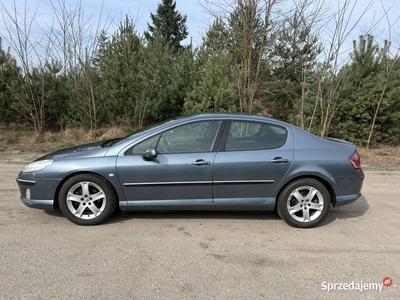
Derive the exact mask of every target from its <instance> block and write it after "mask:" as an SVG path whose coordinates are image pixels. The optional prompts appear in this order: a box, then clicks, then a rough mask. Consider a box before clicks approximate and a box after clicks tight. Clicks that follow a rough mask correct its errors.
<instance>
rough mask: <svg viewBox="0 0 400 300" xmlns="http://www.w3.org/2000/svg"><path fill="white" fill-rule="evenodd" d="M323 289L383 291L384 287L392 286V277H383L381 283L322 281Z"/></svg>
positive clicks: (329, 290)
mask: <svg viewBox="0 0 400 300" xmlns="http://www.w3.org/2000/svg"><path fill="white" fill-rule="evenodd" d="M321 285H322V287H321V289H322V290H323V291H327V292H331V291H358V292H363V291H378V292H382V290H383V287H384V286H386V287H388V286H391V285H392V279H391V278H390V277H385V278H383V280H382V282H381V283H378V282H363V281H359V282H356V281H351V282H326V281H324V282H322V284H321Z"/></svg>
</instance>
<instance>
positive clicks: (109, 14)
mask: <svg viewBox="0 0 400 300" xmlns="http://www.w3.org/2000/svg"><path fill="white" fill-rule="evenodd" d="M59 1H65V3H66V4H67V6H70V7H74V6H75V5H76V3H77V2H78V1H81V5H82V7H83V9H84V16H85V18H90V20H91V22H93V23H95V20H98V17H99V13H100V12H102V19H103V20H106V21H105V22H106V23H108V24H110V23H112V24H110V27H109V28H110V29H109V32H110V33H112V32H114V30H113V29H115V28H116V25H117V24H118V23H119V22H120V21H121V20H123V19H125V15H126V14H128V15H129V17H130V19H132V20H133V21H134V22H135V24H136V28H137V30H138V32H140V33H141V32H143V31H144V30H146V29H147V23H148V22H150V13H155V11H156V9H157V5H158V3H159V2H161V0H103V1H102V0H0V3H1V5H0V8H1V14H0V36H2V37H3V40H4V38H5V39H6V40H7V39H8V38H9V37H8V33H7V29H6V26H5V21H6V19H7V18H6V17H5V14H6V11H9V12H13V7H16V8H17V11H18V13H20V14H22V13H23V12H26V13H27V16H28V17H32V16H33V15H35V22H34V23H33V24H32V31H31V34H32V35H40V32H41V28H48V27H49V26H51V24H52V22H54V9H53V7H52V5H53V4H55V5H57V3H59ZM199 1H203V0H176V3H177V9H178V11H179V12H180V13H181V14H183V15H186V16H187V26H188V29H189V37H188V39H187V40H186V41H185V43H186V44H188V43H189V42H190V41H191V40H192V41H193V44H194V45H199V44H200V43H201V37H202V35H203V34H204V33H205V32H206V29H207V27H208V24H210V23H211V22H212V17H211V16H210V15H209V14H208V13H207V12H206V11H205V9H204V8H203V7H202V6H201V5H200V4H199ZM216 1H221V0H216ZM343 1H344V0H333V1H330V0H326V1H325V2H326V4H327V5H328V6H329V7H331V8H332V9H335V8H336V7H337V3H338V2H339V3H342V2H343ZM354 1H355V0H353V2H354ZM396 3H397V4H398V3H399V0H375V1H374V3H373V5H372V7H371V9H370V10H369V11H368V12H367V14H366V15H365V16H364V17H363V20H362V21H361V22H360V24H359V29H358V30H356V31H354V32H353V33H352V35H351V36H350V39H351V40H352V39H357V38H358V35H359V34H360V33H361V30H362V29H363V28H365V27H368V26H369V25H370V24H372V23H373V22H374V21H373V20H377V19H378V17H379V16H382V15H383V9H382V4H383V5H384V7H385V8H386V9H387V10H389V16H390V19H391V21H392V22H395V21H396V19H397V18H398V17H399V15H400V14H398V10H399V8H398V7H396V6H395V4H396ZM367 4H368V0H358V1H357V6H356V8H355V11H354V14H353V16H352V19H351V22H355V20H356V19H357V17H358V16H359V15H360V14H361V12H362V11H363V10H364V9H365V7H366V6H367ZM35 13H36V14H35ZM110 20H112V22H111V21H110ZM399 23H400V22H397V24H396V25H395V27H394V29H395V30H397V31H398V32H400V27H399V25H398V24H399ZM387 29H388V26H387V24H386V21H382V22H381V24H380V25H379V26H378V27H377V28H376V29H375V31H374V35H377V36H378V37H379V38H380V39H382V40H383V39H385V38H387V32H388V30H387ZM3 48H4V45H3Z"/></svg>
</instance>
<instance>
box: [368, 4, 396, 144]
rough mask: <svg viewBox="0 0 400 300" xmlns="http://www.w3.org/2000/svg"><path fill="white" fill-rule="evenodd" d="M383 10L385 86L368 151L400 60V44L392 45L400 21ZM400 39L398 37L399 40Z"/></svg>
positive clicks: (373, 119)
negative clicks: (384, 25)
mask: <svg viewBox="0 0 400 300" xmlns="http://www.w3.org/2000/svg"><path fill="white" fill-rule="evenodd" d="M381 5H382V9H383V10H384V13H385V20H386V24H387V30H388V39H387V40H386V41H385V46H384V48H383V57H384V59H383V64H384V66H383V67H384V68H383V74H384V81H383V86H382V91H381V93H380V96H379V99H378V101H377V103H376V107H375V111H374V115H373V117H372V120H371V125H370V127H369V133H368V138H367V144H366V150H367V151H369V149H370V145H371V140H372V136H373V134H374V129H375V124H376V120H377V118H378V114H379V111H380V108H381V106H382V104H383V102H384V101H385V94H386V91H387V88H388V84H389V82H390V80H391V79H392V76H393V74H394V72H395V70H396V69H397V68H398V64H399V62H398V59H399V54H400V44H399V43H397V44H396V45H392V40H393V38H392V28H393V26H394V25H395V24H396V23H397V21H398V20H399V18H398V19H396V20H394V22H392V21H391V20H390V18H389V15H388V10H387V9H386V8H385V7H384V5H383V4H382V2H381ZM398 38H399V37H397V39H398Z"/></svg>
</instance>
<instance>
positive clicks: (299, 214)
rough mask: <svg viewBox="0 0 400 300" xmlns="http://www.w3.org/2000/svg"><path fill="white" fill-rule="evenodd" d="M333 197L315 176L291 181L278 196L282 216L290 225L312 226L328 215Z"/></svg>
mask: <svg viewBox="0 0 400 300" xmlns="http://www.w3.org/2000/svg"><path fill="white" fill-rule="evenodd" d="M330 204H331V197H330V195H329V192H328V190H327V189H326V187H325V186H324V185H323V184H322V183H321V182H319V181H318V180H315V179H313V178H302V179H298V180H296V181H294V182H292V183H290V184H289V185H288V186H287V187H285V188H284V190H283V191H282V192H281V194H280V195H279V198H278V203H277V209H278V214H279V215H280V217H281V218H282V219H283V220H284V221H285V222H286V223H287V224H289V225H290V226H293V227H301V228H311V227H314V226H317V225H318V224H320V223H321V222H322V221H323V220H324V219H325V218H326V216H327V214H328V211H329V208H330Z"/></svg>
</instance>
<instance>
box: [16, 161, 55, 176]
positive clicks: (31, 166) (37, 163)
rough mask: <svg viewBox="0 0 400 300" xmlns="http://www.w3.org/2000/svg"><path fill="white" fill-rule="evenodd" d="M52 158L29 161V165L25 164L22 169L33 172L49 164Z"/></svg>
mask: <svg viewBox="0 0 400 300" xmlns="http://www.w3.org/2000/svg"><path fill="white" fill-rule="evenodd" d="M53 161H54V160H52V159H45V160H38V161H34V162H32V163H30V164H29V165H27V166H25V168H24V169H23V170H22V172H24V173H29V172H35V171H39V170H41V169H44V168H46V167H47V166H49V165H51V164H52V163H53Z"/></svg>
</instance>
